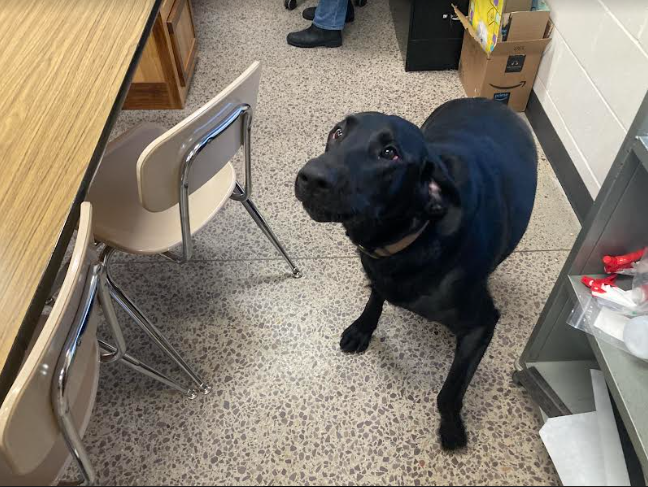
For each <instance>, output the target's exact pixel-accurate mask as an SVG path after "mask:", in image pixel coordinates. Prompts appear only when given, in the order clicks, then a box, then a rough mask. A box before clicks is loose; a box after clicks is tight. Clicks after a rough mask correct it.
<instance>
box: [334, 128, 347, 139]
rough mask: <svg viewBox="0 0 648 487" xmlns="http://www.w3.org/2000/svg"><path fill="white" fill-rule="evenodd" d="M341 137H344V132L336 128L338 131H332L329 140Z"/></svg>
mask: <svg viewBox="0 0 648 487" xmlns="http://www.w3.org/2000/svg"><path fill="white" fill-rule="evenodd" d="M343 135H344V132H342V129H340V128H338V129H335V130H334V131H333V133H332V134H331V139H333V140H337V139H339V138H340V137H342V136H343Z"/></svg>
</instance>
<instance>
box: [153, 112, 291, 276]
mask: <svg viewBox="0 0 648 487" xmlns="http://www.w3.org/2000/svg"><path fill="white" fill-rule="evenodd" d="M239 118H242V130H243V150H244V155H245V187H244V188H243V187H241V185H240V184H239V183H238V181H237V183H236V191H235V192H234V193H233V194H232V196H231V199H232V200H234V201H238V202H240V203H241V204H242V205H243V207H244V208H245V209H246V210H247V212H248V213H249V215H250V216H251V217H252V219H253V220H254V222H255V223H256V224H257V226H258V227H259V228H260V229H261V231H263V233H264V235H265V236H266V237H267V238H268V240H270V242H272V244H273V245H274V247H275V248H276V249H277V251H278V252H279V253H280V254H281V256H282V257H283V258H284V260H285V261H286V263H287V264H288V265H289V266H290V269H291V271H292V276H293V277H295V278H300V277H302V273H301V271H300V270H299V268H298V267H297V266H296V265H295V263H294V262H293V260H292V259H291V258H290V256H289V255H288V253H287V252H286V250H285V249H284V247H283V245H282V244H281V242H279V239H278V238H277V236H276V235H275V234H274V232H273V231H272V229H271V228H270V225H268V223H267V222H266V221H265V219H264V218H263V216H262V215H261V213H260V212H259V209H258V208H257V207H256V205H255V204H254V203H253V202H252V200H251V199H250V196H251V195H252V107H251V106H250V105H248V104H247V103H242V104H240V105H237V106H236V107H235V108H234V109H233V110H232V111H231V112H230V113H229V114H228V115H227V116H226V117H225V118H224V119H223V121H222V122H221V123H219V124H218V125H217V126H216V127H214V129H213V130H211V131H210V132H209V133H207V134H206V135H205V136H203V137H202V139H200V140H199V141H198V142H197V143H196V144H195V145H194V146H193V147H192V148H191V149H189V150H188V151H187V153H186V154H185V157H184V160H183V163H182V166H181V169H180V181H179V192H178V194H179V195H180V198H179V207H180V225H181V228H182V256H181V257H177V256H175V255H174V254H172V253H171V252H165V253H164V254H163V255H164V256H165V257H167V258H169V259H171V260H173V261H174V262H177V263H179V264H184V263H186V262H188V261H189V260H191V258H192V256H193V238H192V235H191V220H190V218H189V178H190V176H191V168H192V166H193V163H194V162H195V160H196V158H197V157H198V154H200V153H201V152H202V151H203V149H204V148H205V147H207V146H208V145H209V144H210V143H211V142H213V141H214V140H216V139H217V138H218V137H219V136H220V135H221V134H222V133H223V132H225V131H226V130H227V129H228V128H229V127H231V126H232V125H233V124H234V123H235V122H236V121H237V120H238V119H239Z"/></svg>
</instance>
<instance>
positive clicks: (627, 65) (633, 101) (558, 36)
mask: <svg viewBox="0 0 648 487" xmlns="http://www.w3.org/2000/svg"><path fill="white" fill-rule="evenodd" d="M548 3H549V4H550V7H551V11H552V13H551V18H552V21H553V22H554V24H555V30H554V34H553V40H552V41H551V43H550V45H549V47H548V48H547V51H546V52H545V55H544V59H543V62H542V65H541V66H540V72H539V73H538V79H537V82H536V85H535V92H536V94H537V95H538V98H539V99H540V102H541V103H542V105H543V107H544V109H545V111H546V112H547V115H548V116H549V118H550V120H551V122H552V124H553V126H554V128H555V129H556V131H557V132H558V135H559V136H560V138H561V140H562V142H563V144H564V145H565V147H566V148H567V151H568V152H569V154H570V156H571V158H572V160H573V161H574V164H575V165H576V168H577V169H578V171H579V173H580V175H581V177H582V178H583V181H584V182H585V184H586V185H587V188H588V189H589V191H590V193H591V194H592V196H596V194H597V193H598V191H599V189H600V187H601V184H602V183H603V181H604V179H605V176H606V175H607V173H608V171H609V169H610V167H611V165H612V162H613V161H614V158H615V157H616V155H617V152H618V151H619V148H620V146H621V143H622V142H623V139H624V138H625V136H626V134H627V131H628V129H629V127H630V125H631V124H632V121H633V120H634V117H635V115H636V114H637V110H638V109H639V105H640V104H641V102H642V100H643V98H644V96H645V95H646V92H647V91H648V0H549V2H548Z"/></svg>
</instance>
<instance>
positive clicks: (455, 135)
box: [295, 99, 537, 450]
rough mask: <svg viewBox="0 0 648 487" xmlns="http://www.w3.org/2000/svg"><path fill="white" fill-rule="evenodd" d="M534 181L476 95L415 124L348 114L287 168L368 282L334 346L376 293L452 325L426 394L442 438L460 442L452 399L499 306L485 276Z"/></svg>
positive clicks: (520, 143)
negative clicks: (436, 384)
mask: <svg viewBox="0 0 648 487" xmlns="http://www.w3.org/2000/svg"><path fill="white" fill-rule="evenodd" d="M536 184H537V153H536V147H535V143H534V140H533V137H532V135H531V133H530V130H529V129H528V127H527V126H526V125H525V123H524V122H523V121H522V120H521V119H520V118H519V117H518V116H517V115H516V114H515V113H513V112H512V111H511V110H510V109H508V108H507V107H505V106H504V105H502V104H500V103H498V102H494V101H490V100H484V99H464V100H455V101H451V102H449V103H446V104H444V105H443V106H441V107H440V108H438V109H437V110H436V111H435V112H434V113H433V114H432V115H431V116H430V118H428V120H427V121H426V122H425V124H424V125H423V127H422V128H421V129H419V128H418V127H416V126H415V125H413V124H411V123H409V122H407V121H406V120H403V119H401V118H398V117H395V116H387V115H383V114H380V113H362V114H358V115H353V116H350V117H348V118H346V119H345V120H344V121H343V122H341V123H339V124H338V125H337V126H336V127H335V128H334V129H333V130H332V131H331V133H330V135H329V139H328V143H327V146H326V152H325V153H324V154H323V155H321V156H320V157H318V158H316V159H313V160H311V161H310V162H308V164H306V165H305V166H304V168H303V169H302V170H301V171H300V172H299V175H298V176H297V181H296V183H295V191H296V195H297V198H298V199H299V200H300V201H301V202H302V203H303V205H304V207H305V209H306V211H307V212H308V213H309V215H310V216H311V217H312V218H313V219H314V220H316V221H318V222H341V223H342V224H343V225H344V227H345V229H346V231H347V235H348V236H349V238H350V239H351V240H352V241H353V243H354V244H355V245H356V246H357V247H358V249H359V250H360V251H361V253H360V256H361V258H362V264H363V267H364V269H365V271H366V273H367V275H368V276H369V279H370V281H371V284H372V292H371V297H370V298H369V302H368V304H367V306H366V308H365V310H364V312H363V313H362V315H361V316H360V318H358V319H357V320H356V321H355V323H353V324H352V325H351V326H350V327H349V328H348V329H347V330H346V331H345V332H344V334H343V335H342V341H341V347H342V350H344V351H346V352H364V351H365V350H366V349H367V347H368V346H369V342H370V340H371V336H372V334H373V332H374V331H375V330H376V328H377V326H378V320H379V319H380V315H381V313H382V309H383V304H384V302H385V301H389V302H390V303H392V304H395V305H397V306H401V307H403V308H406V309H409V310H411V311H414V312H416V313H418V314H420V315H421V316H423V317H425V318H427V319H429V320H432V321H438V322H441V323H443V324H444V325H446V326H447V327H448V328H449V329H450V330H451V331H452V332H453V333H454V334H455V335H456V336H457V348H456V353H455V358H454V363H453V364H452V368H451V370H450V374H449V376H448V378H447V380H446V382H445V385H444V386H443V389H442V391H441V393H440V394H439V397H438V408H439V412H440V413H441V427H440V435H441V442H442V446H443V447H444V448H445V449H448V450H455V449H458V448H462V447H464V446H465V445H466V444H467V437H466V431H465V428H464V425H463V421H462V419H461V409H462V407H463V399H464V396H465V393H466V389H467V388H468V385H469V384H470V382H471V380H472V378H473V375H474V374H475V371H476V370H477V367H478V365H479V363H480V362H481V360H482V358H483V356H484V354H485V352H486V349H487V348H488V346H489V344H490V342H491V339H492V337H493V333H494V330H495V326H496V324H497V322H498V320H499V317H500V314H499V312H498V310H497V308H496V307H495V304H494V302H493V299H492V297H491V295H490V293H489V290H488V282H487V281H488V277H489V275H490V274H491V273H492V272H493V271H494V270H495V269H496V267H497V266H498V265H499V264H500V263H501V262H502V261H503V260H504V259H506V258H507V257H508V256H509V255H510V254H511V252H513V250H514V249H515V247H516V246H517V244H518V243H519V241H520V239H521V238H522V236H523V235H524V232H525V231H526V228H527V225H528V223H529V219H530V217H531V211H532V209H533V204H534V199H535V192H536Z"/></svg>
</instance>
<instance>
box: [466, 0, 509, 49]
mask: <svg viewBox="0 0 648 487" xmlns="http://www.w3.org/2000/svg"><path fill="white" fill-rule="evenodd" d="M504 1H505V0H470V12H469V13H468V19H469V20H470V22H471V23H472V26H473V28H474V29H475V32H476V33H477V37H478V39H479V41H480V42H481V45H482V47H483V48H484V51H486V52H487V53H491V52H493V49H495V46H496V45H497V41H498V40H499V34H500V25H501V23H502V12H504Z"/></svg>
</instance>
